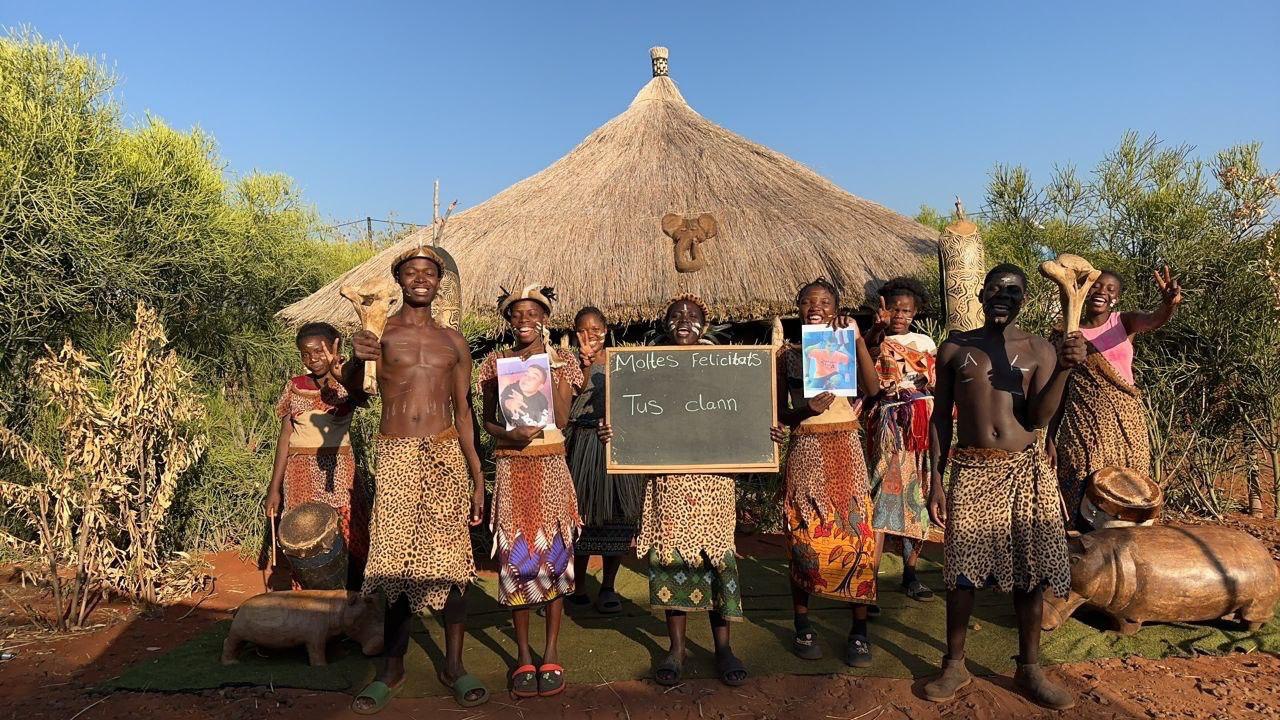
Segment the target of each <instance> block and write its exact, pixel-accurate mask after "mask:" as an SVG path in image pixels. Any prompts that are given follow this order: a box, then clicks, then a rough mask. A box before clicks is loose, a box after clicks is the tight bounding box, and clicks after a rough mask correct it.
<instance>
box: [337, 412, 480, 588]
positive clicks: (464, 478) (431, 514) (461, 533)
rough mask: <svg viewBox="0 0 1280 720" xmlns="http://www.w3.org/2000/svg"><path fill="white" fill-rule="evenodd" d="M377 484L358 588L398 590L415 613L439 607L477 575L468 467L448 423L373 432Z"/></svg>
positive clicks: (454, 433) (453, 431) (456, 434)
mask: <svg viewBox="0 0 1280 720" xmlns="http://www.w3.org/2000/svg"><path fill="white" fill-rule="evenodd" d="M376 445H377V451H378V467H377V492H376V494H375V496H374V502H373V518H372V522H371V523H370V547H369V562H368V565H367V566H366V569H365V579H364V586H363V587H362V588H361V592H363V593H364V594H366V595H372V594H375V593H378V592H382V593H384V594H385V595H386V598H387V602H389V603H391V602H395V601H396V599H398V598H399V597H400V595H401V594H403V595H405V596H406V597H408V599H409V606H410V608H411V609H412V611H413V612H415V613H422V612H425V611H426V610H427V609H428V608H430V609H432V610H440V609H442V608H443V607H444V603H445V600H446V599H448V597H449V592H450V590H452V589H453V588H455V587H456V588H458V589H459V590H465V589H466V586H467V584H468V583H470V582H471V581H472V580H473V579H474V578H475V576H476V570H475V561H474V559H473V558H472V553H471V533H470V528H469V525H468V522H469V519H470V516H471V491H472V485H471V475H470V473H469V472H468V469H467V462H466V459H465V458H464V456H463V454H462V447H461V445H459V444H458V433H457V431H456V430H454V429H452V428H450V429H449V430H446V431H445V432H442V433H440V434H438V435H436V436H435V437H430V438H400V437H386V436H381V435H380V436H378V438H377V440H376Z"/></svg>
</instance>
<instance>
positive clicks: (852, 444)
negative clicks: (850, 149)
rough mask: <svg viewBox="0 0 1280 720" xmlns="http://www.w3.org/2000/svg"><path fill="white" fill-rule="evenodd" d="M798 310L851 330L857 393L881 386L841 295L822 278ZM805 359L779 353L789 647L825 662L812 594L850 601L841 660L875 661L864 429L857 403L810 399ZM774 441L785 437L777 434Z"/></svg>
mask: <svg viewBox="0 0 1280 720" xmlns="http://www.w3.org/2000/svg"><path fill="white" fill-rule="evenodd" d="M796 305H797V306H798V309H799V314H800V320H801V322H803V323H805V324H807V325H830V326H832V327H835V328H838V329H837V332H840V330H839V328H844V331H846V332H852V333H854V334H855V337H856V340H855V344H856V347H857V350H856V352H857V371H858V392H859V394H860V395H863V396H866V395H868V394H873V393H874V392H875V390H876V387H877V380H876V373H875V368H874V366H873V365H872V364H871V356H870V355H869V354H868V353H867V346H866V344H865V342H864V341H863V339H862V336H861V334H860V333H858V328H857V326H856V325H855V324H853V322H852V320H851V318H848V317H847V316H841V315H840V314H839V307H840V295H839V293H838V291H837V290H836V288H835V286H834V285H832V284H831V283H829V282H827V281H826V280H824V279H822V278H818V279H817V280H814V281H813V282H811V283H809V284H808V285H805V286H804V287H802V288H800V292H799V293H797V294H796ZM803 363H804V360H803V358H802V357H801V354H800V349H799V348H796V347H787V348H784V349H783V350H781V351H780V352H779V355H778V363H777V368H778V418H779V420H780V421H781V422H782V423H783V424H784V425H787V426H788V427H790V428H791V446H790V448H789V449H788V452H787V465H786V472H785V485H784V494H783V496H784V499H783V511H784V515H785V517H786V524H787V540H788V546H789V548H790V551H791V552H790V554H791V598H792V605H793V610H794V612H795V636H794V637H793V639H792V651H793V652H795V654H796V655H798V656H800V657H802V658H806V659H817V658H820V657H822V648H821V647H820V646H819V645H818V640H817V634H816V633H815V632H814V630H813V626H812V624H811V623H810V622H809V598H810V596H811V595H821V596H823V597H827V598H831V599H834V600H841V601H844V602H847V603H850V610H851V612H852V620H853V624H852V628H851V629H850V632H849V637H848V639H847V641H846V643H845V651H844V661H845V662H846V663H847V664H849V665H852V666H853V667H867V666H868V665H870V664H871V644H870V642H869V641H868V639H867V607H868V605H870V604H871V603H874V602H875V600H876V553H875V548H876V542H875V535H874V533H872V531H871V490H870V488H869V487H868V485H867V464H866V460H865V458H864V457H863V454H862V438H861V436H860V433H859V432H858V414H857V411H856V408H855V404H856V402H857V400H856V398H852V397H836V396H835V395H833V394H832V393H830V392H823V393H821V394H819V395H817V396H816V397H812V398H807V399H806V398H805V397H804V375H803ZM774 439H775V440H777V441H778V442H781V441H782V435H781V430H780V429H779V430H778V431H777V433H776V435H775V438H774Z"/></svg>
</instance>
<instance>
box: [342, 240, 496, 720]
mask: <svg viewBox="0 0 1280 720" xmlns="http://www.w3.org/2000/svg"><path fill="white" fill-rule="evenodd" d="M442 266H443V263H442V262H441V260H440V258H439V256H437V255H436V254H435V253H434V252H433V251H432V250H431V248H429V247H420V248H414V249H411V250H410V251H408V252H406V253H405V254H403V255H401V256H400V257H399V258H398V259H397V260H396V262H395V264H394V265H393V266H392V273H393V274H394V275H395V279H396V282H397V283H398V284H399V285H400V287H401V289H402V291H403V305H402V307H401V309H400V312H399V313H397V314H396V315H393V316H392V317H391V318H389V319H388V320H387V326H386V330H385V331H384V332H383V333H382V337H381V338H378V337H377V336H375V335H374V334H373V333H370V332H368V331H361V332H358V333H356V334H355V336H354V337H353V338H352V344H353V345H354V346H355V356H356V359H358V360H365V361H368V360H373V361H376V362H377V363H378V365H377V368H378V390H379V392H380V394H381V395H382V422H381V425H380V426H379V430H378V437H377V441H376V444H377V452H378V457H377V471H376V482H377V489H376V492H375V495H374V501H373V513H372V517H371V519H370V524H369V525H370V526H369V536H370V538H369V562H368V565H367V567H366V569H365V580H364V586H363V588H362V592H363V593H365V594H366V595H371V594H375V593H382V594H383V595H384V596H385V597H386V602H387V607H386V620H385V625H384V628H385V630H384V632H385V646H384V650H383V658H384V660H385V661H386V662H385V665H384V666H383V669H382V671H381V672H379V673H378V675H377V677H376V678H375V679H374V681H373V682H372V683H370V684H369V685H368V687H366V688H365V689H364V690H363V691H362V692H361V693H360V695H358V696H357V697H356V699H355V701H354V702H353V703H352V705H351V708H352V710H354V711H355V712H357V713H360V714H362V715H369V714H373V713H376V712H378V711H380V710H382V708H384V707H386V705H387V703H388V702H390V700H391V698H392V697H393V696H394V695H395V694H396V693H397V692H398V691H399V690H400V688H401V687H403V686H404V681H405V667H404V654H405V652H406V651H407V650H408V648H409V629H410V623H411V621H412V620H413V616H414V615H415V614H419V613H424V612H426V611H427V610H435V611H439V612H441V614H442V616H443V620H444V625H445V662H444V666H443V667H441V668H439V669H438V671H437V674H436V675H437V678H438V679H439V680H440V682H441V683H442V684H444V685H445V686H446V687H449V688H452V689H453V692H454V698H455V699H456V700H457V701H458V704H459V705H462V706H464V707H471V706H474V705H479V704H480V703H483V702H485V701H486V700H488V699H489V691H488V690H487V689H485V687H484V685H483V683H481V682H480V680H479V679H477V678H476V677H475V676H474V675H470V674H468V673H467V671H466V668H465V667H463V664H462V637H463V632H464V630H465V626H466V615H467V611H466V604H465V601H464V599H463V591H464V590H465V589H466V587H467V585H468V584H470V583H471V581H472V579H473V578H474V577H475V562H474V560H473V559H472V553H471V536H470V532H469V530H468V523H469V524H470V525H471V526H475V525H479V524H480V522H481V520H482V519H483V515H484V476H483V475H482V474H481V470H480V457H479V455H477V454H476V446H475V432H474V428H475V425H474V420H473V417H472V414H471V351H470V349H469V348H468V347H467V341H466V339H465V338H463V336H462V334H461V333H459V332H458V331H456V330H454V329H452V328H449V327H446V326H442V325H440V324H438V323H437V322H436V321H435V320H434V319H433V318H432V316H431V302H432V301H433V300H434V299H435V297H436V291H437V290H438V289H439V286H440V279H441V277H442V273H441V269H442ZM346 370H347V372H346V373H344V376H343V384H344V385H345V386H346V387H347V388H348V389H350V390H352V391H354V390H356V389H359V388H360V387H361V386H362V384H363V382H364V363H363V362H352V363H347V366H346Z"/></svg>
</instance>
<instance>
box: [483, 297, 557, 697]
mask: <svg viewBox="0 0 1280 720" xmlns="http://www.w3.org/2000/svg"><path fill="white" fill-rule="evenodd" d="M554 299H555V293H554V292H553V291H552V289H551V288H544V287H540V286H538V285H529V286H527V287H525V288H524V289H523V290H522V291H521V292H520V293H518V294H506V295H503V297H502V298H500V299H499V301H498V302H499V307H498V310H499V312H500V313H501V314H502V316H503V317H505V318H506V319H507V322H508V323H510V325H511V330H512V332H513V333H514V335H515V342H514V343H513V344H512V346H511V347H510V348H509V349H507V350H502V351H494V352H493V353H490V355H489V356H488V357H487V358H485V360H484V362H483V363H482V364H481V366H480V372H479V376H478V378H477V380H478V382H479V384H480V390H481V392H482V394H483V396H484V415H483V417H484V427H485V430H486V431H487V432H488V433H489V434H490V435H492V436H493V437H494V439H495V440H497V443H498V447H497V450H496V451H495V453H494V454H495V455H496V456H497V472H496V474H495V488H494V492H493V518H492V526H493V534H494V538H493V542H494V554H495V555H497V557H498V560H499V570H498V582H499V586H498V601H499V602H501V603H502V604H503V605H506V606H508V607H510V608H511V615H512V619H513V621H514V624H515V629H516V644H517V645H518V646H519V657H518V659H517V667H516V668H515V669H514V670H513V672H512V674H511V683H512V692H513V693H514V694H515V695H516V696H517V697H534V696H539V695H541V696H544V697H546V696H551V695H556V694H559V693H560V692H561V691H562V690H564V668H563V667H562V666H561V665H560V657H559V654H560V653H559V648H558V644H559V638H560V620H561V618H562V617H563V613H564V596H565V595H568V594H570V593H572V592H573V589H574V577H573V541H574V536H575V534H576V533H577V530H578V528H579V527H580V526H581V524H582V523H581V522H580V521H579V519H578V500H577V496H576V495H575V494H574V489H573V478H572V477H570V475H569V466H568V465H567V464H566V463H565V447H564V435H562V434H561V430H562V429H563V428H564V427H565V426H566V425H568V422H569V406H570V404H571V403H572V401H573V396H574V393H576V392H577V391H578V390H580V389H581V388H582V370H581V369H580V368H579V367H578V363H577V362H576V361H575V359H574V358H572V357H568V356H565V357H558V356H557V354H556V353H555V351H554V350H553V349H551V348H549V347H548V346H547V342H546V339H545V338H546V335H545V323H546V320H547V317H548V316H549V315H550V314H551V303H552V301H553V300H554ZM541 353H547V354H548V355H549V360H550V364H551V380H552V395H553V400H554V402H553V405H554V415H555V424H554V425H552V426H548V427H545V428H544V427H538V426H533V425H524V426H517V427H514V428H513V429H507V423H506V422H505V421H504V420H503V418H502V417H501V416H500V415H499V410H498V358H500V357H519V358H521V359H523V360H528V359H529V358H530V357H532V356H534V355H538V354H541ZM539 605H545V606H546V618H547V635H546V647H545V650H544V651H543V654H542V664H541V665H538V666H535V665H534V664H533V652H532V650H531V649H530V647H529V610H530V609H531V608H533V607H535V606H539Z"/></svg>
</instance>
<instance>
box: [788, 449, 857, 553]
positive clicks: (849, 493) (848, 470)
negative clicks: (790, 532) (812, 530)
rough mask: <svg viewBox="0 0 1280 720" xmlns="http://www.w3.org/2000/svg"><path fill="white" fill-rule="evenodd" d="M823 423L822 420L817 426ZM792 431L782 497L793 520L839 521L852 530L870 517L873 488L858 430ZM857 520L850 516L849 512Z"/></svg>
mask: <svg viewBox="0 0 1280 720" xmlns="http://www.w3.org/2000/svg"><path fill="white" fill-rule="evenodd" d="M816 427H818V428H820V427H821V426H816ZM806 429H807V428H805V427H804V426H801V428H799V429H798V431H795V432H792V433H791V445H790V447H789V448H788V450H787V466H786V489H785V492H784V495H783V503H784V506H785V510H786V515H787V518H788V522H789V523H790V524H792V525H793V526H796V525H804V526H808V527H817V526H818V525H822V524H826V523H832V522H835V523H839V524H840V526H841V527H842V528H845V529H846V530H849V529H851V528H853V527H854V526H855V525H856V524H857V523H858V522H869V521H870V519H871V512H870V508H871V488H870V484H869V483H868V480H867V463H866V460H865V459H864V458H863V454H862V441H861V440H860V439H859V438H858V433H857V431H855V430H837V431H835V432H825V433H824V432H806V431H805V430H806ZM851 514H852V515H853V516H854V517H855V518H857V519H856V520H854V521H853V522H852V523H851V522H850V515H851Z"/></svg>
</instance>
